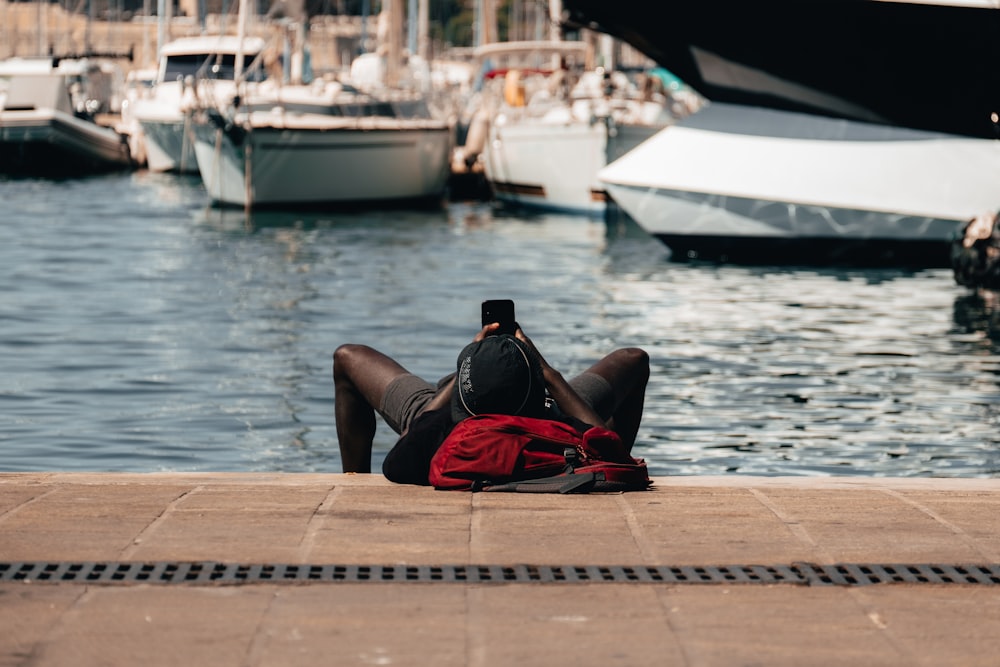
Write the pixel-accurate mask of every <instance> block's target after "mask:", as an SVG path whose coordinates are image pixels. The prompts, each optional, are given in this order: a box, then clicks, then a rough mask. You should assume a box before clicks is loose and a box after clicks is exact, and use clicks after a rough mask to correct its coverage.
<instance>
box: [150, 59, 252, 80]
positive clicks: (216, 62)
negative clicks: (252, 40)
mask: <svg viewBox="0 0 1000 667" xmlns="http://www.w3.org/2000/svg"><path fill="white" fill-rule="evenodd" d="M253 59H254V54H250V53H248V54H246V55H245V56H243V60H244V64H245V65H250V63H251V62H252V61H253ZM235 73H236V55H235V54H232V53H226V54H212V53H185V54H181V55H176V56H169V57H168V58H167V68H166V72H165V74H164V77H163V80H164V81H177V80H184V79H186V78H187V77H189V76H191V77H195V78H200V79H225V80H227V81H232V80H233V78H234V75H235ZM246 78H247V79H248V80H250V81H263V80H264V76H263V72H262V71H261V69H260V68H254V69H248V70H247V72H246Z"/></svg>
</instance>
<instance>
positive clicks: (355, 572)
mask: <svg viewBox="0 0 1000 667" xmlns="http://www.w3.org/2000/svg"><path fill="white" fill-rule="evenodd" d="M11 581H13V582H17V581H20V582H42V583H45V582H47V583H81V584H90V583H93V584H115V583H121V584H135V583H148V584H243V583H248V584H249V583H336V582H346V583H378V582H387V583H411V582H412V583H477V584H487V583H664V584H794V585H800V586H867V585H873V584H891V583H910V584H985V585H998V584H1000V565H996V564H993V565H944V564H929V565H905V564H899V565H884V564H882V565H879V564H851V563H848V564H838V565H817V564H814V563H794V564H792V565H721V566H704V567H701V566H686V567H672V566H614V567H611V566H599V565H513V566H504V565H384V566H379V565H289V564H284V565H278V564H259V565H247V564H239V563H217V562H159V563H134V562H86V563H77V562H51V563H44V562H19V563H0V582H11Z"/></svg>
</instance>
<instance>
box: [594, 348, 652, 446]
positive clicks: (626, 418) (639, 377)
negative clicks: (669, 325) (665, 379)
mask: <svg viewBox="0 0 1000 667" xmlns="http://www.w3.org/2000/svg"><path fill="white" fill-rule="evenodd" d="M587 372H588V373H594V374H596V375H600V376H601V377H602V378H604V379H605V380H607V381H608V383H609V384H610V385H611V387H612V389H614V393H615V398H614V405H613V406H612V407H611V416H610V419H609V422H610V424H611V427H612V428H613V429H614V430H615V432H616V433H617V434H618V435H619V436H621V439H622V442H624V443H625V446H626V447H628V449H629V450H631V449H632V445H634V444H635V436H636V434H637V433H638V432H639V422H640V421H641V420H642V408H643V405H644V403H645V399H646V384H647V383H648V382H649V354H648V353H647V352H646V351H645V350H641V349H639V348H637V347H627V348H622V349H620V350H615V351H614V352H612V353H611V354H609V355H608V356H606V357H604V358H603V359H601V360H600V361H598V362H597V363H596V364H594V365H593V366H591V367H590V368H589V369H587ZM594 407H597V406H594ZM601 408H602V409H601V412H602V413H603V412H605V411H606V409H605V408H604V406H601Z"/></svg>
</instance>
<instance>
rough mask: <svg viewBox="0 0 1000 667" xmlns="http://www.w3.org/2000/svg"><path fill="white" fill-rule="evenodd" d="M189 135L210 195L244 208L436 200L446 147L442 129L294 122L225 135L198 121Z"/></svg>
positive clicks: (448, 140) (447, 134)
mask: <svg viewBox="0 0 1000 667" xmlns="http://www.w3.org/2000/svg"><path fill="white" fill-rule="evenodd" d="M243 127H249V130H246V129H243ZM195 136H196V141H195V155H196V158H197V162H198V167H199V172H200V173H201V177H202V181H203V182H204V184H205V188H206V190H207V191H208V194H209V196H210V197H211V198H212V200H213V201H215V202H217V203H220V204H226V205H234V206H244V207H251V206H252V207H261V206H295V205H316V204H324V203H349V202H375V201H393V200H411V199H412V200H417V199H425V198H431V197H437V196H441V195H443V193H444V189H445V185H446V183H447V178H448V173H449V166H450V165H449V156H450V153H451V148H452V144H453V138H452V137H453V129H452V128H451V127H450V126H448V125H447V124H445V123H435V122H426V123H420V122H412V123H409V124H406V123H405V122H398V123H394V124H391V125H389V124H386V125H384V126H383V125H379V124H367V125H366V124H365V123H363V122H352V121H349V120H340V119H331V120H327V119H320V120H319V121H317V122H316V123H310V121H309V119H308V118H307V119H302V118H301V117H299V118H297V119H295V122H294V124H289V123H283V124H281V125H278V124H266V123H259V122H258V123H250V124H247V125H245V126H241V127H240V128H239V129H236V130H232V129H231V130H229V131H226V130H224V129H222V128H218V127H216V126H215V125H213V124H211V123H200V124H198V125H197V126H196V131H195Z"/></svg>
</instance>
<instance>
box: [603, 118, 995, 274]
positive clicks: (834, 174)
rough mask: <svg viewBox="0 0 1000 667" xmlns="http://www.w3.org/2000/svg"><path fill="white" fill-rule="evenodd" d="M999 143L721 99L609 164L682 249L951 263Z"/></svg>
mask: <svg viewBox="0 0 1000 667" xmlns="http://www.w3.org/2000/svg"><path fill="white" fill-rule="evenodd" d="M997 174H1000V142H997V141H990V140H982V139H977V138H973V137H961V136H956V135H950V134H943V133H939V132H927V131H923V130H913V129H907V128H900V127H892V126H888V125H877V124H870V123H861V122H856V121H848V120H843V119H832V118H825V117H822V116H816V115H812V114H801V113H793V112H788V111H779V110H775V109H761V108H755V107H746V106H741V105H731V104H724V103H711V104H709V105H707V106H706V107H705V108H703V109H702V110H700V111H698V112H697V113H696V114H694V115H693V116H691V117H689V118H687V119H686V120H684V121H681V122H680V123H678V124H677V125H674V126H672V127H668V128H667V129H665V130H662V131H661V132H660V133H659V134H657V135H656V136H655V137H653V138H652V139H650V140H649V141H648V142H646V143H644V144H643V145H641V146H639V147H638V148H636V149H635V150H634V151H632V152H631V153H629V154H628V155H625V156H624V157H622V158H621V159H620V160H618V161H616V162H614V163H612V164H611V165H609V166H608V167H606V168H605V169H603V170H602V171H601V173H600V178H601V181H602V182H603V183H604V185H605V186H606V187H607V189H608V192H609V193H610V195H611V197H612V198H613V199H614V200H615V202H616V203H617V204H618V205H620V206H621V208H622V209H624V211H625V212H626V213H628V214H629V215H630V216H631V217H632V218H634V219H635V221H636V222H637V223H638V224H639V225H640V226H641V227H642V228H643V229H645V230H646V231H647V232H649V233H650V234H652V235H653V236H656V237H657V238H659V239H660V240H662V241H663V242H664V243H665V244H666V245H667V246H669V247H670V249H671V251H672V252H673V253H674V255H675V258H677V259H688V258H703V259H723V260H726V259H728V260H731V261H740V262H748V261H749V262H767V263H771V262H781V263H787V262H793V263H794V262H802V263H817V262H826V261H834V262H844V263H858V264H914V265H931V266H946V265H947V262H948V243H949V242H950V241H951V239H952V238H953V237H954V236H955V235H956V234H957V233H959V231H960V230H961V228H962V226H963V225H964V224H965V223H966V222H968V221H969V220H971V219H972V218H973V217H975V216H977V215H979V214H980V213H982V212H984V211H996V210H997V209H998V207H1000V188H998V187H997Z"/></svg>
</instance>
